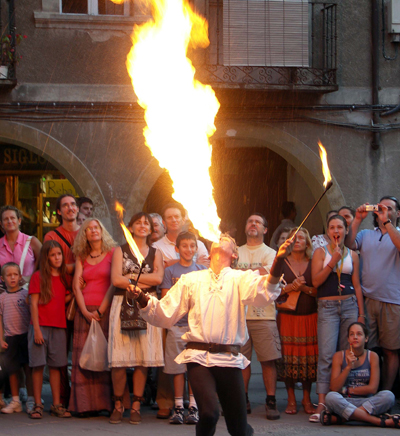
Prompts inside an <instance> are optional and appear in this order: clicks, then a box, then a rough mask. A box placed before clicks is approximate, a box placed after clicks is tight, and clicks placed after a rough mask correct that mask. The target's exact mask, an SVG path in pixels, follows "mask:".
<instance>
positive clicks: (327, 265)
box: [326, 263, 333, 271]
mask: <svg viewBox="0 0 400 436" xmlns="http://www.w3.org/2000/svg"><path fill="white" fill-rule="evenodd" d="M326 266H327V267H329V268H330V269H331V270H332V271H333V268H332V267H331V266H330V265H329V263H327V264H326Z"/></svg>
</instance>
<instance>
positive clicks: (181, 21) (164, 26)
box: [127, 0, 220, 240]
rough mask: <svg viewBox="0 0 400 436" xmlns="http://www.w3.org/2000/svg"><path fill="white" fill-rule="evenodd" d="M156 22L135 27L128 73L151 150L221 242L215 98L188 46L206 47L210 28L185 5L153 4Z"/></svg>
mask: <svg viewBox="0 0 400 436" xmlns="http://www.w3.org/2000/svg"><path fill="white" fill-rule="evenodd" d="M151 6H152V16H153V20H150V21H148V22H147V23H145V24H143V25H141V26H135V28H134V31H133V34H132V42H133V46H132V49H131V51H130V53H129V55H128V59H127V68H128V72H129V75H130V76H131V79H132V85H133V88H134V91H135V94H136V95H137V97H138V103H139V104H140V106H141V107H143V108H144V109H145V120H146V124H147V126H146V127H145V129H144V137H145V141H146V145H147V146H148V147H149V148H150V150H151V153H152V155H153V156H154V157H155V158H156V159H157V160H158V162H159V164H160V166H161V167H163V168H165V169H167V170H168V171H169V174H170V176H171V179H172V181H173V188H174V194H173V197H174V199H175V200H177V201H179V202H180V203H182V204H183V206H184V207H185V208H186V209H187V211H188V213H189V218H190V219H191V220H192V222H193V224H194V226H195V227H196V228H197V229H198V230H199V231H200V233H201V235H202V236H204V237H205V238H207V239H210V240H218V238H219V231H218V226H219V222H220V219H219V218H218V214H217V208H216V205H215V202H214V198H213V187H212V184H211V180H210V176H209V168H210V166H211V151H212V149H211V145H210V143H209V141H208V138H209V137H210V136H211V135H213V134H214V132H215V126H214V118H215V116H216V114H217V112H218V109H219V102H218V100H217V98H216V97H215V93H214V91H213V90H212V88H211V87H210V86H208V85H206V86H205V85H203V84H201V83H200V82H198V81H197V80H195V79H194V74H195V68H194V66H193V64H192V62H191V61H190V60H189V59H188V58H187V56H186V55H187V50H188V46H189V44H191V46H192V47H197V46H201V47H206V46H207V45H208V44H209V40H208V27H207V22H206V20H205V19H204V18H202V17H200V16H199V15H197V14H196V13H195V12H193V10H192V9H191V7H190V5H189V4H188V3H187V2H186V1H185V0H151Z"/></svg>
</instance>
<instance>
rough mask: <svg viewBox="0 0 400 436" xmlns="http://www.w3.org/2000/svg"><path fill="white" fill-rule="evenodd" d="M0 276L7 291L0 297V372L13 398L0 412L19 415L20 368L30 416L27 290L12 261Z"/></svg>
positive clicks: (30, 393) (20, 407)
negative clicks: (6, 377) (0, 364)
mask: <svg viewBox="0 0 400 436" xmlns="http://www.w3.org/2000/svg"><path fill="white" fill-rule="evenodd" d="M1 277H2V280H3V282H4V283H5V286H6V291H5V292H3V293H2V294H0V346H1V348H2V349H3V350H5V352H4V363H3V365H4V368H3V369H4V371H5V372H6V373H7V374H9V378H10V388H11V395H12V399H11V401H10V403H9V404H8V405H7V406H5V407H3V408H2V409H1V413H14V412H22V405H21V402H20V400H19V380H18V375H19V370H20V368H21V367H22V368H23V369H24V371H25V377H26V386H27V390H28V401H27V402H26V411H27V412H28V413H29V412H30V411H31V410H32V408H33V404H34V401H33V390H32V376H31V369H30V368H29V366H28V363H29V355H28V328H29V320H30V317H31V316H30V313H29V306H28V304H27V297H28V290H26V289H24V288H22V287H21V286H20V280H21V279H22V275H21V270H20V268H19V265H18V264H16V263H14V262H8V263H6V264H4V265H3V267H2V268H1ZM3 335H4V336H3ZM3 337H4V339H3Z"/></svg>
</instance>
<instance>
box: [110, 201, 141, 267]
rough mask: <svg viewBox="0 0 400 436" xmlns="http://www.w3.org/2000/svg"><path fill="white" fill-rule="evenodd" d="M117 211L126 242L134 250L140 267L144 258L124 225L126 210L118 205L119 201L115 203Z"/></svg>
mask: <svg viewBox="0 0 400 436" xmlns="http://www.w3.org/2000/svg"><path fill="white" fill-rule="evenodd" d="M115 210H116V211H117V213H118V216H119V219H120V224H121V227H122V230H123V232H124V235H125V239H126V242H127V243H128V244H129V247H131V250H132V252H133V254H134V256H135V257H136V259H137V260H138V262H139V265H140V264H142V262H143V261H144V257H143V255H142V253H141V252H140V250H139V248H138V246H137V245H136V242H135V240H134V239H133V237H132V233H131V232H130V231H129V230H128V229H127V227H126V225H125V224H124V210H125V209H124V207H123V206H122V204H121V203H118V201H116V202H115Z"/></svg>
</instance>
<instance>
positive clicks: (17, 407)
mask: <svg viewBox="0 0 400 436" xmlns="http://www.w3.org/2000/svg"><path fill="white" fill-rule="evenodd" d="M14 412H15V413H19V412H22V404H21V403H20V402H19V401H15V400H11V401H10V402H9V403H8V404H7V406H6V407H3V408H2V409H1V413H14Z"/></svg>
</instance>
